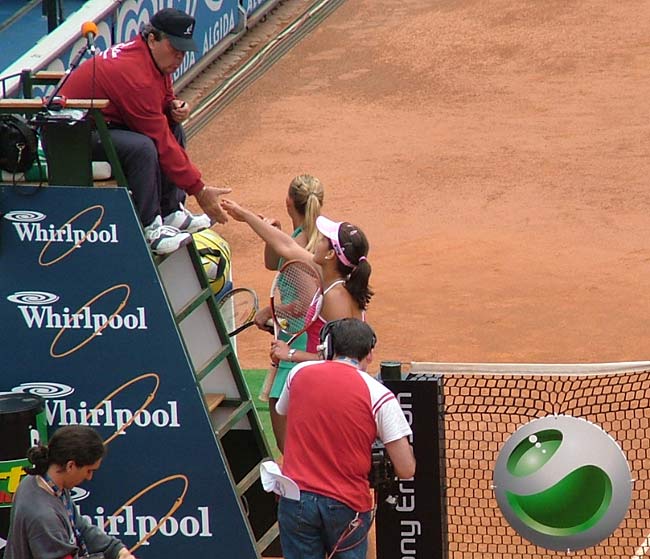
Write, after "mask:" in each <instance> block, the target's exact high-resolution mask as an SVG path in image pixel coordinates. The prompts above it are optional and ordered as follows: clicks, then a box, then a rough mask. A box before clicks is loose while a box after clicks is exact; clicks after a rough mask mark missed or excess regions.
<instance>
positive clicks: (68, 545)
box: [4, 425, 135, 559]
mask: <svg viewBox="0 0 650 559" xmlns="http://www.w3.org/2000/svg"><path fill="white" fill-rule="evenodd" d="M105 454H106V448H105V446H104V442H103V441H102V438H101V437H100V436H99V434H98V433H97V432H96V431H95V430H94V429H92V428H91V427H87V426H83V425H69V426H66V427H61V428H59V429H57V431H56V432H55V433H54V435H53V436H52V438H51V440H50V442H49V444H48V445H37V446H33V447H32V448H30V449H29V450H28V451H27V458H28V459H29V461H30V462H31V463H32V464H33V467H32V468H26V469H25V470H26V472H27V473H28V474H29V475H28V476H27V477H26V478H24V479H23V480H22V481H21V482H20V485H19V486H18V490H17V491H16V494H15V496H14V501H13V505H12V510H11V522H10V526H9V535H8V536H7V547H6V550H5V555H4V559H76V558H77V557H83V556H84V555H88V554H92V553H103V555H104V557H105V558H106V559H135V558H134V556H133V555H131V553H130V552H129V550H128V549H127V548H126V547H125V546H124V544H123V543H122V542H121V541H120V540H118V539H117V538H113V537H111V536H109V535H107V534H106V533H105V532H103V531H102V530H101V529H100V528H98V527H97V526H93V525H92V524H90V523H89V522H88V521H87V520H86V519H84V518H83V516H81V514H80V513H79V509H78V508H77V506H76V505H75V504H74V503H73V502H72V498H71V495H70V490H71V489H73V488H74V487H77V486H78V485H80V484H81V483H82V482H84V481H86V480H91V479H92V478H93V474H94V473H95V472H96V471H97V470H98V469H99V466H100V465H101V462H102V458H103V457H104V455H105Z"/></svg>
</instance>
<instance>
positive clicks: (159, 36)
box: [140, 23, 165, 42]
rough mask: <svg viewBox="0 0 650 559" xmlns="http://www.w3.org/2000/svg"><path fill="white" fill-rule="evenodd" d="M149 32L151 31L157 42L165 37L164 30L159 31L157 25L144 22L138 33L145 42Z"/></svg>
mask: <svg viewBox="0 0 650 559" xmlns="http://www.w3.org/2000/svg"><path fill="white" fill-rule="evenodd" d="M150 33H153V38H154V39H155V40H156V41H158V42H159V41H162V40H163V39H164V38H165V32H164V31H161V30H160V29H158V28H157V27H154V26H153V25H151V23H145V24H144V25H143V26H142V29H141V30H140V35H142V38H143V39H144V40H145V42H146V41H147V37H148V36H149V34H150Z"/></svg>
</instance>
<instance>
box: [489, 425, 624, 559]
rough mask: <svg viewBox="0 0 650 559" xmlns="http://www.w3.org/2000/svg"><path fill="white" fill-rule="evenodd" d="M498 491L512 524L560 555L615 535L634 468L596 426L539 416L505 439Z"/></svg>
mask: <svg viewBox="0 0 650 559" xmlns="http://www.w3.org/2000/svg"><path fill="white" fill-rule="evenodd" d="M494 492H495V496H496V499H497V503H498V504H499V508H500V509H501V512H502V513H503V516H504V517H505V518H506V520H507V521H508V523H509V524H510V525H511V526H512V527H513V528H514V529H515V530H516V531H517V533H519V534H520V535H521V536H522V537H524V538H525V539H527V540H528V541H530V542H531V543H533V544H535V545H539V546H540V547H544V548H546V549H552V550H557V551H573V550H577V549H585V548H587V547H591V546H594V545H596V544H598V543H600V542H601V541H603V540H604V539H605V538H607V537H608V536H610V535H611V534H612V532H614V530H616V528H617V527H618V526H619V524H620V523H621V521H622V520H623V517H624V516H625V514H626V513H627V509H628V507H629V506H630V499H631V497H632V480H631V476H630V468H629V466H628V463H627V460H626V459H625V455H624V454H623V452H622V451H621V448H620V447H619V445H618V444H617V443H616V441H615V440H614V439H613V438H612V437H611V436H609V435H608V434H607V433H606V432H605V431H603V430H602V429H601V428H600V427H598V426H597V425H594V424H593V423H590V422H588V421H585V420H584V419H580V418H577V417H571V416H567V415H556V416H549V417H545V418H542V419H535V420H534V421H531V422H530V423H528V424H526V425H524V426H522V427H520V428H519V429H518V430H517V431H515V433H514V434H513V435H512V436H511V437H510V438H509V439H508V440H507V441H506V442H505V444H504V445H503V448H502V449H501V451H500V452H499V455H498V457H497V461H496V465H495V467H494Z"/></svg>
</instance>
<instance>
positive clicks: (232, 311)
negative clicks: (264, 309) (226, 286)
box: [219, 287, 259, 337]
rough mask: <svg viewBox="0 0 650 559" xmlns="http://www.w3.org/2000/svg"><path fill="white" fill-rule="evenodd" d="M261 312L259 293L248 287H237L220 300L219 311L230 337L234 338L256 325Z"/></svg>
mask: <svg viewBox="0 0 650 559" xmlns="http://www.w3.org/2000/svg"><path fill="white" fill-rule="evenodd" d="M258 310H259V302H258V300H257V293H255V291H253V290H252V289H249V288H248V287H236V288H235V289H231V290H230V291H228V292H226V293H225V294H224V295H223V297H221V299H219V311H220V312H221V318H223V322H224V324H225V326H226V331H227V332H228V336H230V337H233V336H236V335H237V334H239V333H240V332H242V331H243V330H246V328H248V327H249V326H253V324H255V321H254V318H255V314H256V313H257V311H258Z"/></svg>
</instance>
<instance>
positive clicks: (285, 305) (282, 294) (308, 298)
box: [273, 263, 321, 334]
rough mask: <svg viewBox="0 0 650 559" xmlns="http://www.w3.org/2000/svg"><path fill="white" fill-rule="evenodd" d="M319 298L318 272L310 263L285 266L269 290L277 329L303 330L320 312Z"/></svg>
mask: <svg viewBox="0 0 650 559" xmlns="http://www.w3.org/2000/svg"><path fill="white" fill-rule="evenodd" d="M296 264H298V263H296ZM320 298H321V288H320V276H319V275H318V272H316V271H315V270H314V269H313V268H312V267H311V266H309V267H307V266H299V265H291V266H287V267H285V268H284V269H283V270H282V272H281V273H280V274H279V275H278V278H277V281H276V282H275V286H274V290H273V314H274V316H275V319H276V321H277V323H278V325H279V326H280V329H281V330H282V331H284V332H285V333H287V334H295V333H297V332H300V331H301V330H303V329H304V328H305V327H306V326H307V325H309V324H310V323H311V322H312V321H313V319H314V318H315V316H316V315H317V314H318V313H319V312H320Z"/></svg>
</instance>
